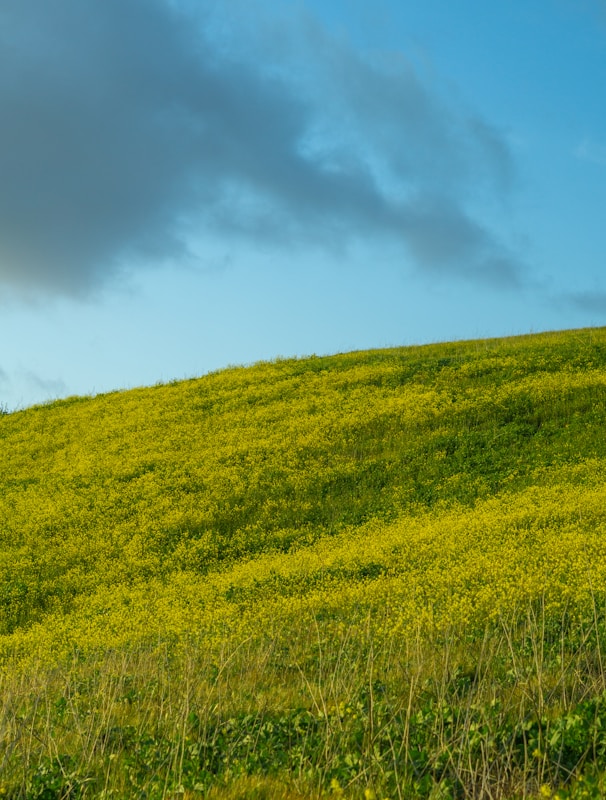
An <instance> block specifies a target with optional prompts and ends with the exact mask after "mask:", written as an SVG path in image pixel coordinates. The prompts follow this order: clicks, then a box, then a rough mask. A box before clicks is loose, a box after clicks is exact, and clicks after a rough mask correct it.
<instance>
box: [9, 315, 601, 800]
mask: <svg viewBox="0 0 606 800" xmlns="http://www.w3.org/2000/svg"><path fill="white" fill-rule="evenodd" d="M605 479H606V329H590V330H579V331H569V332H562V333H550V334H541V335H533V336H526V337H516V338H509V339H502V340H487V341H472V342H460V343H450V344H439V345H430V346H424V347H409V348H399V349H391V350H378V351H368V352H357V353H350V354H346V355H338V356H331V357H327V358H308V359H302V360H281V361H277V362H274V363H264V364H259V365H256V366H254V367H250V368H236V369H227V370H224V371H221V372H217V373H214V374H211V375H207V376H205V377H203V378H200V379H197V380H190V381H184V382H178V383H173V384H169V385H164V386H156V387H154V388H149V389H138V390H134V391H128V392H123V393H119V392H118V393H112V394H107V395H102V396H98V397H93V398H71V399H68V400H64V401H59V402H56V403H52V404H49V405H44V406H37V407H34V408H30V409H27V410H25V411H20V412H15V413H11V414H5V415H2V416H0V541H1V547H0V688H1V691H0V797H9V798H12V799H13V800H16V799H17V798H27V799H28V800H33V798H41V799H42V800H55V799H56V800H59V798H62V800H67V798H70V800H74V799H75V798H110V797H111V798H120V799H122V798H141V800H143V798H146V799H147V800H155V798H186V800H187V799H189V800H191V799H193V798H198V797H199V798H203V797H208V798H217V800H218V799H219V798H225V799H227V798H251V799H252V798H258V799H259V800H261V798H278V799H279V798H284V800H289V799H290V800H294V799H295V798H311V797H323V796H333V797H346V798H366V800H370V798H396V797H397V798H408V797H419V798H453V800H454V798H468V797H469V798H480V797H487V798H489V797H490V798H514V797H550V796H551V797H559V798H576V797H579V798H580V797H596V798H597V797H601V796H604V793H605V792H606V779H605V778H604V774H606V669H605V659H606V652H605V650H604V637H605V636H606V480H605Z"/></svg>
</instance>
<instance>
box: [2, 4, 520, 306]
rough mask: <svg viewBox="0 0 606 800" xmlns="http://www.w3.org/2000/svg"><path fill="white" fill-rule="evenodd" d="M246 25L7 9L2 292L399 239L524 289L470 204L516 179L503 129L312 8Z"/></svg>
mask: <svg viewBox="0 0 606 800" xmlns="http://www.w3.org/2000/svg"><path fill="white" fill-rule="evenodd" d="M228 5H229V4H226V7H227V6H228ZM213 9H215V10H213ZM235 16H237V15H235ZM234 25H235V23H233V20H232V21H230V20H229V19H228V17H227V16H225V17H221V16H220V14H219V13H218V12H217V11H216V7H215V6H213V5H212V4H210V3H204V2H200V3H199V4H190V5H189V6H187V7H186V6H185V5H180V4H178V3H175V2H172V3H170V2H168V0H19V2H18V3H13V4H9V3H4V4H3V5H2V7H1V8H0V109H1V112H0V113H1V115H2V117H1V122H2V124H1V125H0V280H2V281H3V282H4V283H7V284H11V285H13V286H15V287H17V288H21V289H24V290H26V291H27V290H34V291H45V290H50V291H55V292H59V293H66V294H78V293H83V292H87V291H89V290H90V289H92V288H94V287H96V286H99V285H101V284H103V283H104V282H105V281H106V280H107V279H109V278H110V277H111V276H112V275H114V274H115V273H116V272H117V271H119V270H120V269H121V268H122V267H123V266H124V265H126V264H139V265H143V264H153V263H155V262H158V261H162V260H163V259H177V260H178V259H179V258H187V257H188V248H189V244H190V242H191V239H192V237H199V238H203V237H204V236H214V237H217V236H219V237H224V238H225V239H227V240H229V239H230V238H233V237H242V238H244V240H252V241H256V242H258V241H261V242H263V243H266V244H274V245H277V246H281V245H284V244H290V245H292V243H293V242H296V243H303V244H305V245H310V246H316V247H332V248H343V247H346V246H347V245H348V244H349V243H350V242H352V241H354V240H355V239H356V238H367V237H368V238H372V237H386V238H389V239H392V240H395V241H397V242H400V243H401V244H402V246H403V248H406V249H407V251H408V253H409V254H410V255H412V257H413V258H414V259H415V261H416V263H417V264H418V265H419V266H420V267H421V268H425V269H430V270H432V271H434V272H440V271H441V272H447V273H450V274H455V275H461V276H464V277H469V278H472V279H482V280H486V281H488V282H499V283H510V284H513V283H515V282H516V281H517V280H518V278H519V275H518V265H517V263H516V260H515V258H514V257H513V256H512V255H511V254H510V253H509V252H508V250H507V248H506V247H505V246H504V245H503V244H502V243H500V242H499V241H498V239H497V238H496V237H495V236H494V235H493V234H492V233H491V231H490V230H489V229H488V228H487V227H486V226H485V225H484V224H483V223H482V221H481V219H480V218H479V217H478V215H477V213H474V212H473V209H474V208H477V207H478V206H479V205H481V203H482V201H483V200H485V199H486V198H488V202H492V201H494V200H495V198H496V199H498V198H499V197H500V196H501V195H502V194H503V193H504V192H506V191H507V187H508V184H509V183H510V181H511V173H512V164H511V158H510V154H509V151H508V148H507V146H506V143H505V141H504V139H503V137H502V136H501V135H500V134H499V132H498V131H496V130H494V129H493V128H491V127H490V125H489V124H487V123H486V122H485V121H483V120H481V119H479V118H477V117H474V116H473V115H472V114H469V113H467V112H466V111H464V110H463V111H461V110H459V109H457V108H456V107H455V106H454V105H452V104H451V103H449V102H448V101H447V100H445V99H443V98H441V95H440V91H439V87H435V86H431V85H429V83H428V81H424V80H422V79H421V77H420V76H419V74H418V73H417V72H416V71H415V69H414V68H413V66H412V65H411V63H410V62H408V61H407V60H406V59H405V58H404V57H403V56H402V55H397V54H393V55H390V56H388V55H383V56H382V57H381V58H380V59H378V58H376V57H375V58H374V59H370V58H368V57H365V56H362V55H361V54H359V53H358V52H357V51H356V50H355V49H354V48H353V47H352V46H351V45H349V44H348V43H347V42H346V41H344V40H341V39H336V38H335V37H333V36H331V35H329V34H328V33H327V32H326V31H324V30H323V29H322V28H321V27H320V26H319V25H318V24H317V22H315V21H314V19H313V18H311V17H309V16H307V15H304V14H300V15H299V16H298V17H297V18H296V19H294V17H293V18H291V19H290V20H289V21H285V20H284V19H282V21H281V22H280V23H275V26H274V28H273V29H272V28H271V25H269V24H259V25H258V26H257V28H256V29H255V33H254V34H253V33H251V30H252V29H249V30H246V27H245V26H244V25H242V26H241V28H240V29H239V30H238V27H237V25H235V27H234ZM276 26H277V27H276ZM278 28H279V30H278Z"/></svg>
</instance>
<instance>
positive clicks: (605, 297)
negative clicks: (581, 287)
mask: <svg viewBox="0 0 606 800" xmlns="http://www.w3.org/2000/svg"><path fill="white" fill-rule="evenodd" d="M566 300H567V302H568V304H569V305H572V306H573V307H574V308H576V309H578V310H579V311H584V312H586V313H588V314H606V292H603V291H600V290H596V291H593V292H591V291H583V292H571V293H570V294H568V295H567V296H566Z"/></svg>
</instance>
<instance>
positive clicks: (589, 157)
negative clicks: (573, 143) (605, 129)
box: [574, 138, 606, 167]
mask: <svg viewBox="0 0 606 800" xmlns="http://www.w3.org/2000/svg"><path fill="white" fill-rule="evenodd" d="M574 154H575V156H576V157H577V158H580V159H581V160H582V161H590V162H591V163H593V164H599V165H600V166H601V167H606V144H601V143H598V142H595V141H593V140H592V139H589V138H585V139H583V141H582V142H580V143H579V144H578V145H577V147H576V148H575V151H574Z"/></svg>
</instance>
